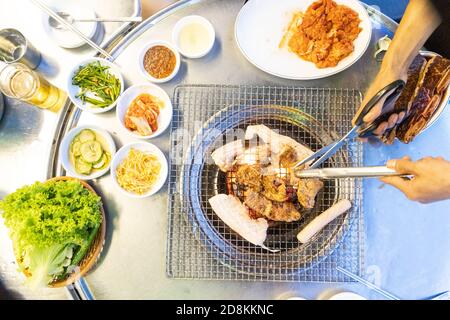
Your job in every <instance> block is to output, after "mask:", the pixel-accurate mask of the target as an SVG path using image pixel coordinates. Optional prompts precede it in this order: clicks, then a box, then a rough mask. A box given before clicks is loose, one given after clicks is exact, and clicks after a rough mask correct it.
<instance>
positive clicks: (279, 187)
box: [262, 175, 289, 202]
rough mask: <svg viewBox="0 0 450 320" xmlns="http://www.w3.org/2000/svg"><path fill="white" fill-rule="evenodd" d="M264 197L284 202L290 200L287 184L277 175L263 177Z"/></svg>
mask: <svg viewBox="0 0 450 320" xmlns="http://www.w3.org/2000/svg"><path fill="white" fill-rule="evenodd" d="M262 184H263V189H264V191H263V195H264V196H265V197H266V198H268V199H270V200H274V201H278V202H282V201H287V200H288V199H289V196H288V193H287V190H286V182H285V181H284V179H283V178H281V177H278V176H276V175H266V176H263V177H262Z"/></svg>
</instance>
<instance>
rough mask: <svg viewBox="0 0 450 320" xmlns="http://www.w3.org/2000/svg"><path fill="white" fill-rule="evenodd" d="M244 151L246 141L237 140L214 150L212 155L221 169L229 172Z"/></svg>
mask: <svg viewBox="0 0 450 320" xmlns="http://www.w3.org/2000/svg"><path fill="white" fill-rule="evenodd" d="M243 153H244V142H243V141H242V140H235V141H233V142H230V143H227V144H225V145H223V146H222V147H220V148H217V149H216V150H214V152H213V153H212V154H211V157H212V158H213V160H214V163H215V164H216V165H217V166H218V167H219V169H220V170H222V171H223V172H227V171H229V170H231V168H233V165H234V160H235V158H236V157H238V156H241V155H242V154H243Z"/></svg>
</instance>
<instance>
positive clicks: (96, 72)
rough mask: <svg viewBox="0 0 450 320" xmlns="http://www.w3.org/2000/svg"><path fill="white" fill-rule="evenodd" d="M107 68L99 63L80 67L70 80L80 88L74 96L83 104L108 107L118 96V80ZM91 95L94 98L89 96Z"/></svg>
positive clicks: (119, 85)
mask: <svg viewBox="0 0 450 320" xmlns="http://www.w3.org/2000/svg"><path fill="white" fill-rule="evenodd" d="M108 69H109V67H108V66H103V65H102V64H101V63H100V62H99V61H94V62H91V63H89V64H87V65H85V66H80V68H79V69H78V71H77V73H76V74H75V75H74V76H73V78H72V84H73V85H76V86H79V87H80V92H79V93H78V94H77V95H76V97H77V98H80V99H81V101H83V103H85V102H88V103H90V104H92V105H93V106H94V107H98V108H105V107H108V106H110V105H111V104H112V103H113V102H114V101H116V99H117V98H118V97H119V94H120V87H121V84H120V80H119V79H117V78H116V77H115V76H114V75H113V74H111V73H110V72H108ZM88 93H91V94H92V95H93V96H94V97H92V95H91V96H89V95H88Z"/></svg>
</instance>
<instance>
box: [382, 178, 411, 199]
mask: <svg viewBox="0 0 450 320" xmlns="http://www.w3.org/2000/svg"><path fill="white" fill-rule="evenodd" d="M380 180H381V181H382V182H384V183H386V184H389V185H391V186H393V187H395V188H397V189H399V190H400V191H402V192H403V193H404V194H406V195H408V194H409V191H410V184H411V181H410V180H407V179H403V178H400V177H383V178H380Z"/></svg>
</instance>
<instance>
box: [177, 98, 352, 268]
mask: <svg viewBox="0 0 450 320" xmlns="http://www.w3.org/2000/svg"><path fill="white" fill-rule="evenodd" d="M256 124H264V125H267V126H268V127H270V128H271V129H276V130H279V133H280V134H283V135H286V136H289V137H291V138H293V139H295V140H296V141H299V142H303V144H305V145H306V144H308V147H310V148H311V149H314V150H317V149H319V148H321V147H322V146H324V145H327V144H329V143H331V142H332V141H333V138H332V137H331V136H330V135H329V134H328V133H327V132H326V131H325V130H324V129H323V128H322V127H321V125H320V124H318V123H317V121H315V120H314V119H313V118H312V117H311V116H309V115H307V114H305V113H303V112H301V111H300V110H298V109H295V108H289V107H283V106H241V105H234V106H230V107H228V108H226V109H224V110H222V111H220V112H219V113H217V114H216V115H214V116H213V117H212V118H211V119H210V120H209V121H208V122H207V123H206V124H205V125H204V127H203V128H202V129H201V130H200V131H199V133H198V135H197V136H196V137H195V138H194V140H193V143H192V145H191V148H190V150H191V151H190V152H189V153H188V154H187V157H186V159H185V162H184V166H183V167H184V170H183V172H182V174H181V177H182V180H183V181H182V183H180V188H181V190H180V195H181V198H182V199H181V201H184V202H187V203H189V211H188V213H187V218H188V222H189V223H190V224H191V225H192V228H193V232H194V234H197V236H198V238H199V240H200V241H201V242H202V243H203V245H204V246H205V247H206V248H207V249H209V250H210V251H211V253H212V254H215V255H216V256H217V258H218V259H219V260H220V261H221V262H222V263H223V264H225V265H228V266H229V267H231V268H233V269H235V270H237V271H240V272H247V273H248V272H251V273H254V275H258V274H259V275H264V274H265V273H268V272H270V273H280V274H283V273H284V272H288V271H287V270H289V272H293V270H295V271H294V272H302V271H305V270H306V269H308V268H310V267H312V266H313V265H315V264H316V263H318V262H320V261H321V260H322V259H323V258H324V257H326V256H327V255H328V254H330V253H332V251H333V250H334V249H335V248H336V247H337V246H338V245H339V243H340V242H341V240H342V238H343V237H344V235H345V233H346V231H347V230H348V229H349V228H350V226H351V225H352V222H353V220H354V219H353V218H354V216H355V213H354V211H349V214H345V215H343V216H341V217H339V218H338V219H336V220H335V221H333V222H332V223H330V224H329V225H327V226H326V227H325V228H324V229H323V230H322V231H321V232H319V233H318V234H316V235H315V236H314V237H313V239H311V241H310V242H308V243H306V244H301V243H300V242H299V241H298V240H297V238H296V235H297V233H298V231H299V230H300V229H301V228H303V227H304V226H305V225H306V224H307V223H308V222H309V221H311V219H313V218H314V217H315V216H317V215H318V214H320V213H321V212H323V211H324V210H326V209H327V208H329V207H330V206H331V205H333V204H334V203H335V202H337V201H338V200H339V199H342V198H346V199H349V200H350V201H351V200H352V193H351V192H349V190H354V182H353V180H350V179H342V180H328V181H325V186H324V188H323V190H322V191H321V192H320V193H319V194H318V197H317V201H316V205H315V207H314V208H313V209H312V210H309V211H307V212H305V213H304V215H303V217H302V218H301V220H299V221H297V222H291V223H277V224H276V225H274V226H272V227H269V229H268V234H267V239H266V241H265V245H266V246H267V247H269V248H271V249H278V250H280V251H279V252H277V253H272V252H269V251H267V250H265V249H262V248H261V247H259V246H255V245H252V244H251V243H249V242H247V241H246V240H244V239H243V238H242V237H241V236H239V235H237V234H236V233H235V232H233V231H232V230H231V229H230V228H229V227H228V226H226V225H225V224H224V223H223V221H222V220H220V219H219V218H218V217H217V215H216V214H215V213H214V211H213V210H212V208H211V206H210V205H209V203H208V199H209V198H211V197H213V196H214V195H216V194H219V193H225V194H227V193H228V190H227V186H226V185H227V182H226V174H225V173H223V172H222V171H220V170H219V169H218V167H217V166H216V165H215V164H214V163H213V162H212V161H211V157H210V155H211V153H212V152H213V151H214V150H215V148H216V147H217V146H218V145H223V143H224V142H225V140H226V137H227V135H229V134H233V133H234V132H236V131H240V130H242V131H241V132H243V131H244V130H245V129H246V127H247V126H249V125H256ZM313 128H314V129H313ZM227 141H229V140H227ZM337 163H339V164H340V165H342V164H344V165H348V166H351V163H350V160H349V157H348V154H346V153H345V152H344V151H339V152H338V153H337V154H336V155H335V156H334V157H333V158H331V159H330V160H329V161H328V163H326V164H325V165H326V166H333V165H336V164H337ZM199 230H200V234H199V233H198V231H199Z"/></svg>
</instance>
